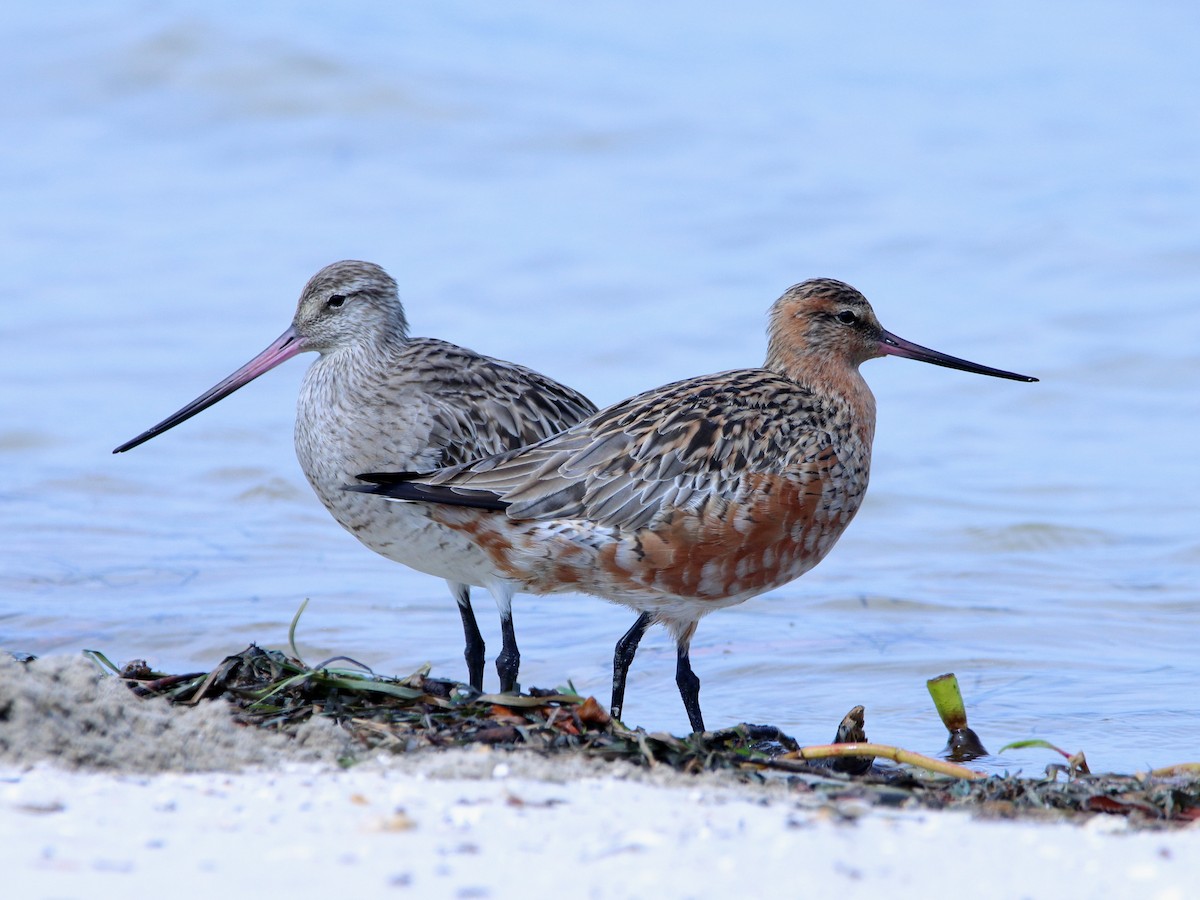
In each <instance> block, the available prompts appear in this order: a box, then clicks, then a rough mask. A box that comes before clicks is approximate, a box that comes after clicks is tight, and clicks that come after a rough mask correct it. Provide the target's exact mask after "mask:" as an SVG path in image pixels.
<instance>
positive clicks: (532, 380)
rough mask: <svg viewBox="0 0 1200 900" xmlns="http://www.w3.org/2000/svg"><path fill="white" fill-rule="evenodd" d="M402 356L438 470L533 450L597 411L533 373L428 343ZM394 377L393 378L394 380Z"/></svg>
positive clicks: (419, 343) (440, 343)
mask: <svg viewBox="0 0 1200 900" xmlns="http://www.w3.org/2000/svg"><path fill="white" fill-rule="evenodd" d="M407 349H408V352H407V353H406V358H407V360H409V361H411V363H412V365H413V366H414V371H412V372H408V373H403V374H404V376H405V377H408V376H415V377H416V378H417V379H418V380H419V382H420V383H421V385H422V388H423V391H424V393H425V394H426V396H427V397H428V398H429V400H428V402H429V403H430V405H431V409H430V414H431V417H432V420H433V433H432V434H431V436H430V437H431V443H432V444H433V445H435V446H439V447H441V451H442V452H441V458H440V460H439V461H438V466H453V465H458V464H461V463H466V462H470V461H472V460H477V459H480V458H481V457H489V456H492V455H493V454H497V453H502V452H504V451H506V450H512V449H515V448H518V447H523V446H526V445H528V444H533V443H535V442H537V441H540V440H542V439H543V438H546V437H549V436H550V435H554V434H558V433H559V432H560V431H562V430H563V429H565V428H567V427H569V426H571V425H574V424H575V423H576V422H579V421H580V420H581V419H583V418H585V417H586V416H589V415H591V414H592V413H594V412H595V411H596V407H595V405H594V404H593V403H592V402H591V401H590V400H588V398H587V397H585V396H583V394H580V393H579V392H578V391H575V390H572V389H571V388H569V387H567V386H566V385H563V384H560V383H558V382H557V381H555V380H554V379H552V378H548V377H546V376H545V375H542V374H541V373H540V372H536V371H534V370H533V369H529V368H526V367H525V366H519V365H517V364H515V363H510V362H505V361H503V360H498V359H493V358H491V357H488V356H482V355H480V354H478V353H475V352H473V351H471V350H467V349H464V348H462V347H458V346H455V345H454V344H449V343H446V342H445V341H439V340H434V339H432V338H416V339H414V340H412V341H410V343H409V346H408V348H407ZM398 374H399V373H398Z"/></svg>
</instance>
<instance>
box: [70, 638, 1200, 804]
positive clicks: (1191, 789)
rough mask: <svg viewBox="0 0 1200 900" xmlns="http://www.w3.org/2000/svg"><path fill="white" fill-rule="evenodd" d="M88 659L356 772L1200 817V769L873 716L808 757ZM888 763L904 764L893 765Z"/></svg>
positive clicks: (343, 668) (230, 671)
mask: <svg viewBox="0 0 1200 900" xmlns="http://www.w3.org/2000/svg"><path fill="white" fill-rule="evenodd" d="M293 651H294V644H293ZM87 655H88V656H89V657H90V658H92V659H93V661H95V662H96V663H97V664H98V665H100V666H101V667H102V668H104V669H105V670H106V671H108V672H109V673H110V674H112V675H115V676H117V677H119V678H121V679H122V680H124V681H125V682H126V684H128V686H129V687H130V689H131V690H132V691H133V692H134V693H135V694H137V695H138V696H143V697H163V698H166V699H167V700H169V701H171V702H172V703H176V704H197V703H201V702H207V701H213V700H217V699H220V698H224V700H225V701H227V702H229V704H230V705H231V711H232V715H233V716H234V718H235V720H236V721H238V722H240V723H242V724H245V725H247V726H255V727H259V728H265V729H271V730H276V731H280V732H282V733H285V734H294V733H295V732H296V730H297V729H298V728H299V727H300V726H301V725H302V724H303V723H304V722H307V721H309V720H310V719H312V718H313V717H318V716H319V717H324V718H327V719H331V720H332V721H334V722H335V723H337V724H338V725H339V726H340V727H342V728H343V729H344V730H345V731H346V732H347V734H348V735H349V736H350V741H351V744H352V746H354V747H355V748H356V750H355V753H354V754H353V757H352V758H347V759H345V760H344V761H343V762H344V764H346V765H351V764H353V763H354V762H355V760H356V759H357V758H359V757H360V756H362V757H365V756H367V755H368V754H372V753H379V752H394V753H411V752H415V751H420V750H432V749H437V748H444V747H462V746H470V745H489V746H492V747H495V748H498V749H504V750H510V751H514V752H516V751H522V752H537V753H541V754H545V755H552V754H556V753H575V754H583V755H586V756H588V757H591V758H594V759H598V760H625V761H627V762H630V763H632V764H634V765H639V766H646V767H654V766H668V767H670V768H672V769H674V770H676V771H679V772H683V773H696V774H698V773H701V772H714V771H724V772H728V773H732V774H734V775H735V776H736V777H738V778H740V779H742V780H744V781H748V782H754V781H758V782H761V781H764V780H776V779H782V780H784V781H785V782H786V783H787V785H788V786H789V787H790V789H791V790H793V791H795V792H798V793H813V794H816V795H818V796H820V797H821V798H823V799H824V800H826V801H828V802H829V803H831V804H832V805H833V808H834V809H836V810H838V812H839V814H842V813H844V812H845V809H846V808H847V805H846V803H847V801H850V808H854V807H855V805H856V804H857V806H860V807H861V806H863V805H865V806H866V807H871V806H892V807H895V806H911V807H923V808H931V809H963V810H968V811H971V812H974V813H975V814H978V815H982V816H988V817H994V818H1044V819H1054V820H1063V819H1068V820H1083V819H1086V818H1090V817H1093V816H1096V815H1110V816H1120V817H1123V818H1124V819H1125V820H1126V821H1127V822H1129V823H1130V824H1131V825H1133V826H1136V827H1170V826H1179V825H1187V824H1190V823H1192V822H1195V821H1196V820H1198V819H1200V766H1196V765H1195V764H1185V765H1181V766H1176V767H1172V768H1170V769H1164V770H1157V771H1155V772H1150V773H1144V774H1140V775H1111V774H1110V775H1095V774H1092V773H1090V772H1088V771H1087V769H1086V763H1083V765H1082V766H1081V765H1079V761H1080V760H1082V754H1078V755H1076V756H1075V757H1069V761H1070V764H1069V765H1067V766H1061V765H1059V766H1049V767H1047V772H1046V775H1045V777H1043V778H1022V777H1017V776H1013V775H1007V774H1006V775H1003V776H986V775H984V774H983V773H980V772H977V771H973V770H971V769H968V768H966V767H964V766H961V765H956V764H954V763H953V762H949V761H947V760H942V759H931V758H929V757H924V756H921V755H920V754H916V753H913V752H912V751H908V750H904V749H901V748H897V747H889V746H886V745H880V744H872V743H869V742H867V738H866V733H865V727H864V721H865V712H864V710H863V708H862V707H861V706H859V707H855V708H854V709H852V710H851V711H850V712H849V713H848V714H847V716H846V717H845V719H843V721H842V722H841V723H840V724H839V726H838V728H837V733H836V735H835V739H834V742H833V743H831V744H828V745H822V746H808V747H802V746H800V745H799V744H798V743H797V742H796V741H795V740H794V739H792V738H791V737H789V736H787V735H785V734H783V733H782V732H780V731H779V730H778V729H776V728H774V727H772V726H765V725H750V724H743V725H738V726H736V727H733V728H726V729H722V730H720V731H714V732H704V733H702V734H692V735H689V736H687V737H678V736H675V735H671V734H666V733H647V732H646V731H644V730H642V729H640V728H639V729H629V728H626V727H625V726H624V725H623V724H622V723H621V722H619V721H617V720H615V719H613V718H612V717H611V716H610V715H609V714H608V712H607V711H606V710H605V709H604V708H603V707H602V706H601V705H600V704H599V703H598V702H597V701H596V700H595V698H593V697H582V696H580V695H579V694H578V693H576V692H575V690H574V689H573V687H571V686H567V687H563V688H557V689H554V690H540V689H537V688H533V689H530V690H529V691H527V692H524V693H510V694H484V693H480V692H478V691H476V690H474V689H473V688H471V687H470V686H469V685H465V684H461V683H459V682H456V681H451V680H446V679H440V678H434V677H432V676H431V675H430V672H429V668H428V667H427V666H426V667H423V668H421V669H418V670H417V671H416V672H414V673H413V674H411V675H409V676H407V677H405V678H389V677H383V676H379V675H376V674H374V673H373V672H371V671H370V670H369V669H368V668H367V667H365V666H362V665H361V664H359V663H356V662H355V661H353V660H350V659H347V658H345V657H337V658H334V659H330V660H326V661H324V662H322V663H320V664H317V665H312V666H309V665H307V664H305V663H304V662H302V661H301V660H300V659H299V658H298V654H295V655H294V656H289V655H287V654H285V653H283V652H281V651H278V650H267V649H263V648H261V647H258V646H257V645H253V644H252V645H251V646H249V647H247V648H246V649H245V650H243V651H242V652H241V653H237V654H234V655H232V656H228V657H226V658H225V659H224V660H223V661H222V662H221V663H220V664H219V665H218V666H217V667H216V668H215V669H213V670H212V671H211V672H195V673H190V674H184V675H170V674H166V673H162V672H156V671H153V670H151V669H150V668H149V666H147V665H146V664H145V663H144V662H142V661H140V660H138V661H134V662H131V663H129V664H127V665H125V666H123V667H120V668H118V667H117V666H115V665H114V664H113V663H112V662H110V661H109V660H108V659H107V658H106V657H105V656H104V655H103V654H102V653H98V652H96V651H87ZM951 726H956V727H959V728H961V727H965V711H964V712H963V714H962V721H961V724H959V723H958V722H950V723H948V728H950V730H951V732H952V733H953V730H954V728H953V727H951ZM1046 746H1049V745H1046ZM1055 749H1056V748H1055ZM1060 752H1061V751H1060ZM1064 756H1067V754H1065V753H1064ZM881 758H882V759H887V760H891V761H892V762H893V763H899V765H892V764H881V763H880V762H879V761H878V760H879V759H881ZM1060 776H1062V777H1063V779H1064V780H1060Z"/></svg>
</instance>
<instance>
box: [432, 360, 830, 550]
mask: <svg viewBox="0 0 1200 900" xmlns="http://www.w3.org/2000/svg"><path fill="white" fill-rule="evenodd" d="M827 419H828V416H827V411H826V410H825V409H824V408H823V406H822V403H821V401H820V400H819V399H818V398H816V397H815V396H814V394H813V393H812V392H811V391H809V390H807V389H806V388H804V387H802V386H801V385H798V384H796V383H795V382H792V381H789V380H787V379H785V378H783V377H781V376H778V375H775V374H774V373H771V372H768V371H765V370H762V369H745V370H736V371H733V372H725V373H721V374H720V375H712V376H705V377H701V378H693V379H688V380H686V381H680V382H676V383H675V384H671V385H667V386H666V387H663V388H660V389H658V390H656V391H653V392H650V393H647V394H641V395H639V396H637V397H633V398H631V399H629V400H626V401H624V402H622V403H619V404H617V405H615V406H612V407H609V408H608V409H605V410H603V411H601V412H600V413H598V414H596V415H595V416H592V417H591V418H589V419H587V420H585V421H583V422H581V423H580V424H578V425H575V426H573V427H571V428H569V429H567V430H566V431H564V432H563V433H562V434H558V435H555V436H553V437H549V438H546V439H544V440H542V441H539V442H537V443H535V444H533V445H531V446H529V447H525V448H522V449H519V450H515V451H511V452H508V453H504V454H501V455H499V456H495V457H491V458H489V459H485V460H480V461H478V462H475V463H471V464H467V465H463V466H458V467H454V468H451V469H446V470H443V471H440V472H438V473H436V474H434V475H432V476H431V477H430V478H428V479H427V480H428V481H429V483H431V484H438V485H444V486H447V487H450V488H451V489H455V490H469V491H473V492H486V493H489V494H491V495H493V496H495V497H496V498H497V499H499V500H503V501H504V502H507V503H508V504H509V507H508V515H509V516H510V517H512V518H515V519H555V518H562V519H587V520H589V521H592V522H595V523H596V524H599V525H602V526H611V527H614V528H620V529H627V530H635V529H637V528H641V527H644V526H646V525H649V524H651V523H652V522H655V521H657V520H659V519H660V518H662V517H664V516H667V515H670V514H671V513H672V512H673V511H674V510H675V509H678V508H684V509H699V508H700V507H702V506H704V505H705V504H708V503H711V502H714V501H715V502H720V503H728V502H730V501H733V500H735V499H736V498H737V497H738V496H739V494H740V493H741V492H742V491H743V490H744V489H745V487H746V484H747V482H748V480H749V479H748V476H752V475H762V474H771V475H778V476H782V477H787V478H792V479H795V480H797V481H798V482H801V483H803V482H805V481H807V480H809V479H812V478H817V477H819V472H820V471H822V470H824V469H825V468H827V467H828V465H829V458H828V449H829V447H830V446H831V444H832V440H833V439H832V436H831V435H830V433H829V432H828V431H827V430H826V423H827ZM423 480H425V479H423Z"/></svg>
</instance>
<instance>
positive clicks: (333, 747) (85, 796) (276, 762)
mask: <svg viewBox="0 0 1200 900" xmlns="http://www.w3.org/2000/svg"><path fill="white" fill-rule="evenodd" d="M56 692H57V693H56ZM63 692H68V693H67V694H66V695H64V693H63ZM69 692H74V694H73V695H70V693H69ZM89 694H90V697H89ZM55 696H59V697H63V696H67V699H68V700H70V701H71V702H69V703H63V702H61V700H58V701H56V700H54V699H53V698H54V697H55ZM76 704H78V705H76ZM340 747H341V745H340V740H339V736H338V735H337V733H336V732H333V731H330V730H325V729H321V728H315V729H312V730H311V733H310V734H309V735H307V737H306V741H305V742H304V744H303V745H297V744H296V742H290V745H289V742H288V741H286V740H284V739H282V738H272V737H271V736H268V735H263V734H261V733H258V732H252V731H250V730H248V729H243V728H238V727H237V726H234V725H233V724H232V723H231V722H230V721H229V719H228V716H227V715H225V714H224V713H223V710H221V708H220V706H219V705H217V704H209V705H207V708H206V707H201V708H200V709H198V710H193V711H189V712H187V713H186V714H183V713H181V711H179V710H177V709H171V708H169V707H167V705H166V704H165V703H160V702H158V701H140V700H137V699H136V698H133V697H132V696H131V695H129V694H128V692H127V691H126V690H125V689H124V688H123V687H120V686H119V685H116V684H115V683H114V682H113V681H112V680H99V679H98V678H97V676H96V674H95V673H94V671H93V670H92V669H91V668H90V664H87V663H83V662H82V661H78V660H62V659H50V660H42V661H39V662H37V663H35V664H33V665H31V666H29V667H21V666H18V665H16V664H13V663H0V847H2V848H3V850H2V856H0V859H2V860H3V867H4V872H3V880H2V881H0V896H5V897H10V896H11V897H21V898H43V897H44V898H50V897H54V898H59V897H84V896H121V895H124V896H138V897H141V898H145V900H154V898H167V897H169V898H172V900H175V898H191V897H196V898H201V897H203V898H212V897H218V896H222V897H224V896H231V895H232V892H235V891H236V892H238V895H239V896H255V895H259V894H260V893H261V894H262V895H269V896H289V897H341V896H355V897H364V898H369V897H376V896H391V895H397V896H411V897H422V898H425V897H455V898H459V897H463V898H465V897H544V896H562V897H647V898H649V897H655V898H662V897H724V896H742V895H759V894H764V893H767V894H771V895H775V896H783V897H790V896H796V897H809V896H821V897H831V896H836V897H839V898H843V897H847V898H853V897H871V898H879V897H881V896H886V897H888V898H893V897H923V898H929V897H939V896H954V897H956V898H959V897H970V898H978V897H1006V898H1007V897H1054V898H1066V897H1136V898H1187V897H1195V896H1198V895H1200V829H1197V828H1195V827H1192V828H1188V829H1185V830H1175V831H1163V832H1147V831H1141V832H1135V831H1132V830H1130V829H1127V827H1126V825H1125V822H1124V820H1123V819H1118V818H1107V817H1097V818H1093V819H1091V820H1090V821H1089V822H1088V824H1086V825H1071V824H1030V823H1012V822H986V821H981V820H978V819H973V818H971V817H969V816H967V815H966V814H963V813H936V812H928V811H921V812H896V811H881V810H878V809H866V808H854V807H851V808H849V809H847V808H845V807H839V809H838V810H837V811H835V810H833V809H832V808H831V807H828V806H822V805H820V804H819V802H818V801H816V800H815V799H814V798H813V796H812V795H811V794H809V795H804V794H792V793H789V792H788V791H787V789H786V787H785V786H784V785H782V784H775V785H771V786H767V787H760V786H753V785H740V784H736V783H734V782H733V781H732V780H730V779H728V778H719V777H713V778H708V777H706V778H703V779H696V778H690V777H685V776H679V775H676V774H675V773H667V772H652V773H646V772H645V771H644V770H635V769H633V768H632V767H628V766H623V765H615V766H614V765H601V764H598V763H594V762H589V761H585V760H575V759H559V758H556V759H553V760H549V759H542V758H540V757H537V756H535V755H533V754H522V753H517V754H507V753H503V752H497V751H491V750H485V749H480V750H465V751H454V752H448V753H423V754H416V755H409V756H387V757H379V758H377V759H374V760H369V761H367V762H365V763H363V764H360V765H358V766H356V767H355V768H353V769H349V770H344V769H339V768H338V767H337V766H336V765H334V764H333V763H331V762H330V761H329V760H331V759H333V758H335V757H336V756H337V754H338V753H339V752H341V751H340ZM297 758H299V759H302V760H309V761H301V762H298V761H296V759H297ZM322 759H323V760H324V761H321V760H322ZM313 760H317V761H313ZM234 761H236V762H234ZM217 764H219V765H221V766H222V767H224V768H230V767H231V766H236V765H238V764H242V765H249V766H252V767H253V768H251V769H247V770H244V771H241V772H237V773H232V772H228V771H210V770H211V769H212V768H213V766H214V765H217ZM134 892H136V894H135V893H134Z"/></svg>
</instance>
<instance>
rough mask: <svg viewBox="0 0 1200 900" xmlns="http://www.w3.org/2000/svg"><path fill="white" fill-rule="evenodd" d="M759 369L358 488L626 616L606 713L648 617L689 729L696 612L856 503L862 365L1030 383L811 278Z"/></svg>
mask: <svg viewBox="0 0 1200 900" xmlns="http://www.w3.org/2000/svg"><path fill="white" fill-rule="evenodd" d="M768 336H769V342H768V346H767V359H766V362H765V364H764V365H763V368H761V369H737V370H734V371H732V372H721V373H719V374H716V375H705V376H701V377H699V378H689V379H687V380H685V381H678V382H675V383H674V384H669V385H666V386H665V387H661V388H658V389H656V390H652V391H648V392H646V393H644V394H639V395H638V396H636V397H632V398H630V399H629V400H625V401H624V402H621V403H618V404H616V405H615V406H610V407H608V408H607V409H604V410H601V411H600V412H598V413H596V414H595V415H592V416H590V417H588V418H587V419H584V420H583V421H582V422H580V423H578V424H577V425H574V426H572V427H570V428H568V429H567V430H566V431H563V432H562V433H561V434H557V435H554V436H552V437H548V438H544V439H543V440H541V441H538V442H537V443H534V444H531V445H530V446H528V447H523V448H521V449H519V450H512V451H509V452H507V453H502V454H499V455H495V456H490V457H488V458H486V459H482V460H476V461H475V462H471V463H466V464H464V465H458V466H454V467H450V468H445V469H442V470H440V471H438V472H435V473H432V474H425V475H414V474H413V473H367V474H366V477H364V478H363V480H364V481H368V482H371V484H369V485H358V486H356V487H355V488H354V490H355V491H366V492H371V493H377V494H383V495H384V496H386V497H389V498H392V499H396V500H402V501H417V502H404V503H401V504H399V505H401V506H410V507H411V506H419V507H425V508H427V509H432V510H433V511H434V512H433V516H434V518H435V519H436V520H437V521H439V522H441V523H443V524H444V525H446V526H447V527H448V528H451V529H454V530H456V531H457V532H458V533H459V534H461V535H462V536H463V537H464V538H466V539H467V540H469V541H470V542H471V543H472V544H473V545H474V546H476V547H479V548H481V549H482V550H483V551H484V552H486V553H487V555H488V557H489V559H491V560H492V563H493V565H494V566H495V569H496V570H497V571H498V572H500V573H501V574H502V575H503V576H504V578H505V579H506V580H507V581H508V583H509V584H510V585H511V586H512V587H511V589H512V590H518V589H519V590H523V591H531V592H533V593H537V594H542V593H551V592H555V591H581V592H584V593H588V594H595V595H597V596H600V597H603V598H605V599H607V600H612V601H614V602H616V603H621V604H624V605H626V606H629V607H631V608H632V609H634V610H637V611H638V613H639V615H638V618H637V621H636V622H635V623H634V625H633V627H632V628H630V629H629V631H628V632H627V633H626V634H625V635H624V636H623V637H622V638H621V640H620V641H619V642H618V643H617V646H616V652H615V654H614V659H613V695H612V709H613V714H614V715H616V716H620V715H621V709H622V705H623V701H624V693H625V676H626V673H627V671H628V669H629V665H630V663H631V662H632V660H633V655H634V653H635V652H636V650H637V645H638V642H639V641H640V640H641V638H642V635H643V634H644V633H645V631H646V629H647V628H648V627H649V626H650V625H651V624H652V623H655V622H658V623H661V624H663V625H665V626H666V627H667V628H668V629H669V630H670V632H671V634H672V635H673V637H674V639H675V642H676V647H677V663H676V676H675V677H676V682H677V683H678V685H679V692H680V695H681V696H682V697H683V704H684V707H685V708H686V709H687V714H688V718H689V719H690V721H691V725H692V728H693V729H694V730H695V731H702V730H703V729H704V719H703V717H702V716H701V713H700V701H699V691H700V682H699V679H698V678H697V677H696V675H695V673H694V672H693V671H692V667H691V662H690V660H689V658H688V649H689V646H690V644H691V640H692V635H693V634H694V633H695V630H696V625H697V623H698V622H699V620H700V619H701V617H703V616H705V615H707V614H708V613H710V612H712V611H713V610H715V609H720V608H722V607H725V606H730V605H732V604H735V603H741V602H742V601H744V600H746V599H748V598H750V597H753V596H755V595H756V594H761V593H762V592H763V591H768V590H771V589H772V588H776V587H779V586H780V585H782V584H786V583H787V582H789V581H791V580H792V579H793V578H796V577H798V576H800V575H802V574H803V573H805V572H807V571H808V570H809V569H811V568H812V567H813V566H815V565H816V564H817V563H818V562H820V561H821V559H822V558H823V557H824V556H825V554H826V553H828V552H829V549H830V548H831V547H832V546H833V545H834V543H835V542H836V541H837V539H838V537H840V536H841V534H842V532H843V531H844V530H845V528H846V526H847V525H848V524H849V523H850V520H851V519H852V518H853V517H854V514H855V513H856V512H857V511H858V508H859V505H860V504H861V503H862V499H863V494H864V493H865V492H866V489H867V476H868V472H869V470H870V465H871V441H872V438H873V437H874V433H875V398H874V397H873V396H872V394H871V391H870V388H868V387H867V383H866V382H865V381H864V380H863V378H862V375H861V374H859V371H858V367H859V365H860V364H861V363H863V362H865V361H866V360H868V359H872V358H874V357H878V356H885V355H892V356H902V357H906V358H908V359H916V360H921V361H923V362H929V363H934V364H936V365H940V366H947V367H949V368H952V369H962V370H964V371H967V372H978V373H980V374H982V375H994V376H996V377H999V378H1011V379H1013V380H1016V381H1036V380H1037V379H1035V378H1030V377H1028V376H1025V375H1017V374H1014V373H1012V372H1003V371H1000V370H998V369H992V368H988V367H986V366H980V365H977V364H975V363H972V362H967V361H966V360H962V359H956V358H955V357H953V356H947V355H946V354H944V353H938V352H937V351H934V350H929V349H927V348H925V347H921V346H918V345H917V344H913V343H910V342H908V341H905V340H902V339H901V338H898V337H896V336H895V335H893V334H891V333H889V332H887V331H885V330H884V329H883V327H882V326H881V325H880V324H879V320H878V319H877V318H876V317H875V313H874V311H873V310H872V309H871V306H870V304H869V303H867V300H866V298H865V297H864V296H863V295H862V294H860V293H859V292H858V291H856V290H855V289H854V288H852V287H850V286H849V285H847V284H843V283H842V282H840V281H834V280H832V279H827V278H818V279H814V280H811V281H805V282H804V283H802V284H798V285H796V286H794V287H792V288H791V289H789V290H788V291H787V292H786V293H785V294H784V295H783V296H782V297H780V298H779V300H777V301H776V302H775V304H774V305H773V306H772V307H771V312H770V325H769V328H768Z"/></svg>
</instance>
